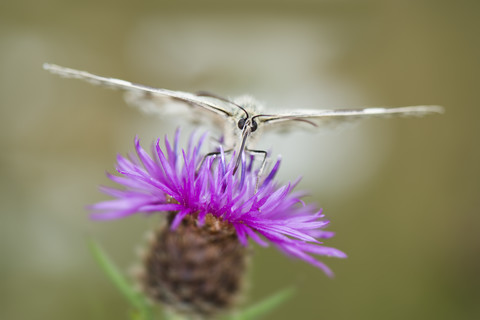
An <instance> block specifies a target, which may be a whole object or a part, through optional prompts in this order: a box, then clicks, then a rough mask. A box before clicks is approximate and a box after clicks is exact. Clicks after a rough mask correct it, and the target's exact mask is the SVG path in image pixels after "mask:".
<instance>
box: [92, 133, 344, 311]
mask: <svg viewBox="0 0 480 320" xmlns="http://www.w3.org/2000/svg"><path fill="white" fill-rule="evenodd" d="M178 140H179V131H177V133H176V135H175V139H174V144H173V147H172V146H171V144H170V143H169V141H168V140H167V138H165V152H164V151H162V150H161V148H160V139H158V140H157V142H156V143H155V144H154V145H153V148H152V149H153V150H152V156H150V155H148V153H147V152H146V151H145V150H144V149H143V148H142V147H141V146H140V142H139V140H138V138H135V149H136V156H134V155H132V154H131V155H129V156H128V157H123V156H120V155H119V156H118V157H117V162H118V166H117V171H118V173H120V174H121V176H115V175H111V174H108V177H109V178H110V179H111V180H112V181H114V182H116V183H118V184H119V185H121V186H123V188H122V189H115V188H109V187H102V188H101V190H102V192H104V193H106V194H108V195H110V196H112V197H114V198H115V199H113V200H109V201H105V202H100V203H97V204H95V205H92V206H91V207H90V209H91V210H92V211H93V214H92V218H93V219H97V220H108V219H118V218H123V217H127V216H129V215H132V214H135V213H145V214H153V213H161V214H166V215H167V216H168V219H167V220H168V226H167V227H165V228H163V229H161V230H160V231H159V232H158V233H157V234H156V235H155V238H154V239H153V240H152V243H151V244H150V251H149V253H147V254H146V256H145V261H144V264H145V267H144V269H145V270H144V272H143V275H142V279H141V281H142V286H143V288H144V290H145V291H146V292H147V294H148V295H149V296H150V297H152V298H153V299H154V300H160V301H163V302H165V303H167V304H168V305H170V306H173V308H174V309H176V310H180V311H184V312H193V313H196V314H200V315H210V314H213V313H215V312H217V311H218V310H221V309H225V308H227V307H229V306H230V305H231V304H232V303H233V302H232V301H233V299H230V296H232V297H233V296H235V295H236V293H237V292H238V291H239V290H240V288H241V278H242V277H241V274H243V273H244V270H245V268H246V260H245V256H246V253H247V250H246V246H247V244H248V239H249V238H251V239H252V240H253V241H255V242H257V243H258V244H259V245H261V246H268V245H269V244H272V245H274V246H275V247H277V248H278V249H280V251H282V252H284V253H286V254H287V255H289V256H291V257H295V258H299V259H302V260H304V261H306V262H308V263H310V264H312V265H314V266H316V267H318V268H320V269H321V270H323V271H324V272H325V273H326V274H327V275H329V276H332V272H331V270H330V269H329V268H328V267H327V266H326V265H325V264H324V263H322V262H320V261H318V260H316V259H315V258H314V257H313V256H312V254H314V255H322V256H330V257H337V258H344V257H346V255H345V254H344V253H343V252H341V251H339V250H337V249H334V248H330V247H325V246H323V245H322V242H320V241H319V240H318V239H326V238H330V237H332V236H333V233H332V232H330V231H325V230H323V229H324V228H325V227H326V226H327V225H328V223H329V221H327V220H325V219H324V215H323V214H322V211H321V210H318V209H317V208H316V207H315V206H314V205H309V204H305V203H304V202H303V201H302V200H301V198H302V197H303V196H305V193H304V192H298V191H294V188H295V186H296V185H297V183H298V181H297V182H295V183H293V184H292V183H289V184H286V185H283V186H280V185H278V184H277V183H276V182H275V181H274V177H275V175H276V173H277V172H278V170H279V167H280V160H278V161H277V162H276V163H275V165H274V167H273V169H272V170H271V171H270V172H268V173H267V174H265V175H264V178H263V179H262V181H260V182H261V183H260V184H259V185H258V190H257V179H258V172H257V171H255V170H254V169H253V160H254V159H253V158H252V157H251V158H250V159H249V162H248V163H247V161H245V159H242V170H239V171H238V172H237V173H236V174H233V172H234V166H235V163H234V161H233V160H230V161H227V160H226V157H225V155H224V153H223V152H220V153H219V154H220V157H218V158H219V159H216V158H215V157H207V158H205V155H203V154H202V153H201V152H200V149H201V146H202V143H203V141H204V140H205V135H204V136H202V137H201V138H200V139H198V140H196V139H195V138H194V135H192V136H191V137H190V140H189V144H188V147H187V149H186V150H182V151H181V152H180V151H179V145H178ZM204 158H205V159H204ZM233 158H234V157H232V159H233ZM203 160H204V161H203ZM202 161H203V162H202ZM202 296H203V297H202Z"/></svg>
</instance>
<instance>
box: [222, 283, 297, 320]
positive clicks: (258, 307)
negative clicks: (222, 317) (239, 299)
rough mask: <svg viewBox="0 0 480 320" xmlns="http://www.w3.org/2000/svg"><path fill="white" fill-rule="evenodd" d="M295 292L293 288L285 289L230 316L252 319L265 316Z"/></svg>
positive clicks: (244, 319)
mask: <svg viewBox="0 0 480 320" xmlns="http://www.w3.org/2000/svg"><path fill="white" fill-rule="evenodd" d="M294 293H295V290H294V289H293V288H289V289H284V290H283V291H280V292H278V293H276V294H274V295H272V296H270V297H268V298H266V299H265V300H263V301H261V302H259V303H257V304H255V305H253V306H251V307H249V308H247V309H245V310H242V311H240V312H239V313H237V314H235V315H233V316H231V317H229V319H230V320H252V319H257V318H259V317H261V316H264V315H265V314H267V313H268V312H270V311H272V310H273V309H275V308H276V307H278V306H279V305H280V304H282V302H284V301H286V300H287V299H288V298H290V297H291V296H292V295H293V294H294Z"/></svg>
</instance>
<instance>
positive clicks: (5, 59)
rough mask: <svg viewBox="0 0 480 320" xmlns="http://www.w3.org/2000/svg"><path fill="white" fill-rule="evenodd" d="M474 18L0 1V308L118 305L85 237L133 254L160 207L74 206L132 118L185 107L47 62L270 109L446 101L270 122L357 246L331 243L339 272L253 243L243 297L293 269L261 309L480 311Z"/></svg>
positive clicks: (16, 315) (440, 10) (385, 315)
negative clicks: (139, 210)
mask: <svg viewBox="0 0 480 320" xmlns="http://www.w3.org/2000/svg"><path fill="white" fill-rule="evenodd" d="M479 32H480V2H478V1H357V0H343V1H327V0H325V1H314V0H310V1H309V0H300V1H290V2H287V1H278V0H277V1H274V0H272V1H150V2H142V1H138V2H134V1H128V2H127V1H125V2H121V1H75V2H72V1H55V0H45V1H33V0H32V1H26V0H23V1H15V2H14V1H2V2H1V3H0V105H1V117H0V143H1V155H0V161H1V167H0V174H1V183H0V188H1V189H0V197H1V204H0V206H1V207H0V208H1V220H0V221H1V223H0V250H1V258H0V319H29V320H33V319H71V320H72V319H127V310H128V308H127V306H126V303H125V301H124V299H123V297H122V296H120V294H119V293H118V292H117V291H116V290H115V289H114V288H113V287H112V285H111V284H110V282H109V281H108V280H107V279H106V278H105V277H104V275H103V274H102V272H101V271H100V270H99V268H98V266H97V265H96V264H95V262H94V261H93V259H92V257H91V256H90V255H89V253H88V250H87V247H86V241H87V239H88V238H90V237H92V238H95V239H98V241H99V242H100V243H101V244H102V245H103V246H104V247H105V248H106V250H107V251H108V252H109V253H110V254H111V256H112V257H113V258H114V259H115V261H116V262H117V263H118V264H119V265H120V266H122V267H123V268H125V270H127V269H128V267H130V266H131V265H132V264H133V263H134V262H135V259H136V254H135V248H136V247H137V246H139V245H141V244H142V242H143V234H144V233H145V231H146V230H147V229H149V228H151V227H153V226H154V225H155V224H156V223H157V222H158V220H157V219H155V218H148V219H146V218H145V217H143V216H137V217H131V218H128V219H125V220H121V221H113V222H104V223H98V222H92V221H90V220H89V219H88V215H87V212H86V211H85V209H84V206H85V205H87V204H89V203H93V202H96V201H99V200H102V199H105V196H103V195H101V194H100V193H98V192H97V189H96V186H97V185H99V184H102V183H106V181H107V179H106V178H105V176H104V171H105V170H109V171H112V170H113V167H114V161H115V155H116V154H117V153H123V154H125V153H126V152H128V151H130V150H131V149H132V147H133V143H132V141H133V137H134V136H135V134H138V135H139V136H140V137H141V139H142V141H143V142H144V143H146V144H148V143H150V142H151V141H153V139H154V138H155V137H159V136H163V135H164V134H166V133H167V134H169V135H172V134H173V131H174V129H175V128H176V126H177V125H179V123H180V122H177V119H164V120H161V119H157V118H152V117H148V116H145V115H142V114H141V113H139V112H137V110H134V109H132V108H129V107H127V106H126V105H125V103H124V102H123V99H122V96H121V94H120V93H119V92H114V91H109V90H106V89H102V88H99V87H94V86H91V85H89V84H85V83H82V82H79V81H74V80H65V79H61V78H58V77H56V76H53V75H50V74H48V73H47V72H45V71H43V70H42V69H41V65H42V63H43V62H53V63H57V64H60V65H65V66H70V67H73V68H78V69H85V70H88V71H91V72H95V73H99V74H103V75H107V76H115V77H119V78H123V79H127V80H131V81H135V82H140V83H144V84H149V85H152V86H157V87H164V88H170V89H174V90H175V89H176V90H184V91H196V90H200V89H204V90H210V91H212V92H216V93H218V94H221V95H224V96H235V95H238V94H243V93H250V94H253V95H254V96H256V97H257V98H258V99H259V100H261V101H265V102H266V104H267V106H268V107H269V108H271V109H286V108H335V107H346V106H381V105H387V106H402V105H415V104H440V105H444V106H445V107H446V109H447V113H446V114H444V115H442V116H431V117H428V118H423V119H392V120H390V119H389V120H368V121H364V122H361V123H358V124H356V125H348V126H342V127H341V128H337V129H335V130H331V131H329V130H327V131H324V132H321V133H319V134H313V135H312V134H308V133H304V132H300V133H295V134H291V135H289V136H283V137H281V138H278V137H265V139H263V140H262V143H261V147H264V148H273V151H274V153H275V154H282V155H283V158H284V161H283V169H282V174H283V175H282V177H281V178H282V179H284V180H293V179H294V178H296V177H297V176H299V175H303V176H304V180H303V182H302V183H301V184H300V188H301V189H309V190H311V193H312V196H311V197H310V198H309V200H310V201H315V202H317V203H319V204H320V205H321V206H322V207H323V208H324V209H325V212H326V214H327V215H328V217H329V218H330V219H331V221H332V225H331V230H335V231H337V236H336V238H334V239H333V240H331V241H329V242H328V244H330V245H332V246H335V247H338V248H340V249H342V250H344V251H345V252H346V253H347V254H348V255H349V258H348V259H347V260H333V259H328V261H327V263H328V264H329V265H330V266H331V267H332V268H333V270H334V271H335V273H336V277H335V279H333V280H332V279H329V278H327V277H326V276H325V275H324V274H322V273H321V272H320V271H319V270H317V269H315V268H314V267H311V266H310V265H307V264H306V263H303V262H299V261H292V260H290V259H288V258H286V257H284V256H283V255H282V254H280V253H278V252H276V251H275V250H274V249H267V250H265V249H259V248H256V249H257V250H255V256H254V263H253V270H252V274H251V279H252V281H251V289H250V295H249V299H248V300H247V303H253V302H254V301H256V300H257V299H260V298H262V297H266V296H267V295H269V294H271V293H274V292H276V291H277V290H280V289H282V288H285V287H289V286H295V287H297V288H298V293H297V295H296V296H295V297H294V298H293V299H292V300H290V301H289V302H288V303H287V304H285V305H284V306H283V307H281V308H280V309H278V310H277V311H276V312H274V313H272V314H271V315H270V316H269V317H267V318H269V319H292V318H295V319H478V318H480V276H479V271H480V258H479V257H480V236H479V227H480V225H479V222H480V221H479V220H480V192H479V191H480V170H479V164H480V148H479V141H478V140H479V138H480V135H479V134H480V125H479V120H478V119H479V116H480V108H479V87H478V86H479V74H480V62H479V61H480V59H479V57H480V37H479ZM185 131H189V130H185ZM272 146H273V147H272Z"/></svg>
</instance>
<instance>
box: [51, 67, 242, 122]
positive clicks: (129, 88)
mask: <svg viewBox="0 0 480 320" xmlns="http://www.w3.org/2000/svg"><path fill="white" fill-rule="evenodd" d="M43 68H44V69H45V70H48V71H50V72H51V73H54V74H58V75H60V76H62V77H65V78H74V79H81V80H84V81H87V82H89V83H92V84H95V85H100V86H104V87H108V88H112V89H119V90H123V91H126V92H127V95H126V100H127V102H129V103H130V104H133V105H135V106H138V107H140V108H141V109H144V110H145V109H146V110H148V111H154V112H156V113H163V111H164V110H163V108H164V107H165V106H164V104H165V103H164V102H165V99H173V100H174V101H177V102H178V101H180V102H183V103H186V104H187V105H189V106H193V107H198V108H200V110H204V111H208V112H209V113H210V114H211V115H212V114H213V115H217V116H221V117H231V116H232V115H233V110H231V108H229V106H228V105H226V104H223V103H221V102H217V101H214V99H212V98H208V97H201V96H198V95H195V94H192V93H188V92H182V91H172V90H167V89H158V88H153V87H149V86H145V85H141V84H136V83H132V82H129V81H125V80H121V79H115V78H106V77H102V76H98V75H95V74H92V73H89V72H86V71H80V70H75V69H70V68H65V67H61V66H57V65H54V64H48V63H45V64H44V65H43Z"/></svg>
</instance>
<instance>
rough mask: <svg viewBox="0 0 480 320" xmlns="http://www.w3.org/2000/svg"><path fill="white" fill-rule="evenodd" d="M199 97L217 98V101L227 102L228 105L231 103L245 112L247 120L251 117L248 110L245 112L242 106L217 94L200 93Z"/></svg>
mask: <svg viewBox="0 0 480 320" xmlns="http://www.w3.org/2000/svg"><path fill="white" fill-rule="evenodd" d="M197 96H201V97H210V98H215V99H217V100H220V101H223V102H226V103H230V104H232V105H234V106H235V107H237V108H239V109H241V110H242V111H243V112H245V116H246V118H245V119H248V118H249V117H250V115H249V114H248V112H247V110H245V109H244V108H243V107H242V106H241V105H239V104H237V103H235V102H233V101H232V100H229V99H227V98H224V97H222V96H219V95H216V94H214V93H211V92H208V91H198V92H197Z"/></svg>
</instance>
